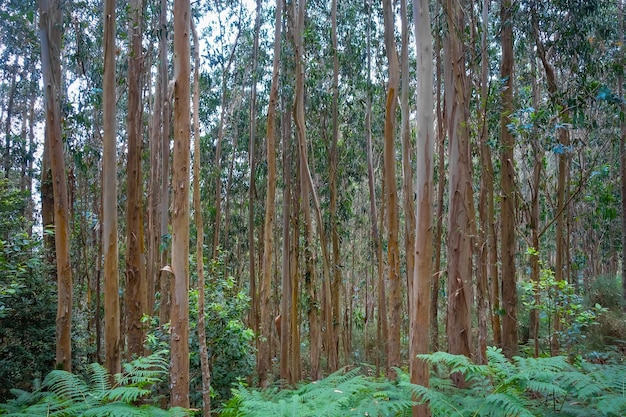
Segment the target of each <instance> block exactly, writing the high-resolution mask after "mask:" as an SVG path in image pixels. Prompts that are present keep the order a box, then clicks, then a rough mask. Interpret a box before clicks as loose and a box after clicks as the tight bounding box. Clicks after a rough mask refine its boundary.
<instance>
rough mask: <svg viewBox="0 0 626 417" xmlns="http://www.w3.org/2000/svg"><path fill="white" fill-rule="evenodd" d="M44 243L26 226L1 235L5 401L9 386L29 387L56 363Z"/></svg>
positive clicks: (0, 363) (0, 357) (0, 389)
mask: <svg viewBox="0 0 626 417" xmlns="http://www.w3.org/2000/svg"><path fill="white" fill-rule="evenodd" d="M0 200H2V196H1V195H0ZM5 203H6V201H5V202H4V203H2V204H5ZM1 212H2V210H0V214H3V213H1ZM0 218H2V215H0ZM0 235H1V233H0ZM40 249H41V242H40V241H39V240H36V239H32V238H30V237H28V236H27V235H26V233H24V232H17V231H12V232H9V234H8V236H7V237H6V238H2V237H1V236H0V381H2V384H0V401H4V400H6V399H7V398H8V397H9V391H8V390H9V387H14V388H21V389H30V388H31V387H32V381H33V380H34V379H37V378H42V377H43V375H45V374H46V373H47V372H49V371H50V370H51V369H52V368H53V365H54V340H55V338H54V332H55V315H56V300H55V286H54V282H51V281H50V280H49V279H48V274H46V273H45V271H46V269H45V267H44V265H43V263H42V261H41V255H40Z"/></svg>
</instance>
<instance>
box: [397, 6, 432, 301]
mask: <svg viewBox="0 0 626 417" xmlns="http://www.w3.org/2000/svg"><path fill="white" fill-rule="evenodd" d="M400 14H401V17H402V46H401V48H400V49H401V52H400V68H401V74H402V78H401V86H400V114H401V120H400V137H401V139H402V203H403V209H404V217H405V220H404V251H405V254H406V255H405V256H406V282H407V298H408V303H407V304H408V309H409V311H412V308H413V306H412V305H411V303H412V302H413V301H414V299H413V297H412V296H411V294H412V288H413V269H414V268H415V204H414V202H413V197H414V193H413V185H414V184H413V168H412V166H411V149H412V146H411V126H410V109H409V77H410V72H409V13H408V11H407V2H406V0H401V1H400ZM431 37H432V36H431ZM431 72H432V71H431ZM417 97H419V95H418V96H417ZM431 139H432V138H431Z"/></svg>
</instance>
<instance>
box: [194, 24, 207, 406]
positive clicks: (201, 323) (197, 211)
mask: <svg viewBox="0 0 626 417" xmlns="http://www.w3.org/2000/svg"><path fill="white" fill-rule="evenodd" d="M190 21H191V33H192V36H193V58H194V60H193V61H194V65H193V210H194V220H195V223H196V272H197V273H198V344H199V345H200V368H201V372H202V403H203V412H202V415H203V416H204V417H210V416H211V370H210V367H209V353H208V351H207V339H206V325H205V314H204V311H205V308H204V306H205V302H204V299H205V296H204V221H203V218H202V202H201V200H200V42H199V40H198V32H197V30H196V26H195V24H194V22H193V19H190Z"/></svg>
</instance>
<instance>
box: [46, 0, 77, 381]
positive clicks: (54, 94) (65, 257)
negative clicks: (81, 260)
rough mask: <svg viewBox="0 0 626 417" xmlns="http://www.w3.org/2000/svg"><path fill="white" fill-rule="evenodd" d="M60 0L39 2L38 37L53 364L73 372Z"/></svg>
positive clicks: (71, 298)
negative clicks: (51, 255)
mask: <svg viewBox="0 0 626 417" xmlns="http://www.w3.org/2000/svg"><path fill="white" fill-rule="evenodd" d="M61 12H62V11H61V4H60V2H59V0H40V1H39V36H40V40H41V69H42V73H43V85H44V100H45V109H46V136H45V140H46V142H47V144H48V150H49V155H48V157H49V160H50V168H51V173H52V188H53V194H54V230H55V232H54V233H55V235H54V237H55V250H56V268H57V288H58V294H57V297H58V301H57V303H58V305H57V318H56V363H57V367H60V368H62V369H64V370H66V371H71V370H72V342H71V332H72V305H73V304H72V303H73V297H72V296H73V294H72V269H71V266H70V240H69V238H70V228H69V213H70V211H69V200H68V193H67V176H66V173H65V160H64V155H63V138H62V136H61V32H62V30H63V21H62V13H61Z"/></svg>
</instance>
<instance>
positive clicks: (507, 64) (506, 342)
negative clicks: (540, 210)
mask: <svg viewBox="0 0 626 417" xmlns="http://www.w3.org/2000/svg"><path fill="white" fill-rule="evenodd" d="M511 12H512V3H511V0H502V2H501V9H500V19H501V22H502V31H501V33H502V36H501V42H502V65H501V67H500V77H501V79H502V83H503V85H502V90H501V93H500V94H501V100H502V113H501V115H500V142H501V150H500V165H501V171H502V175H501V178H500V181H501V185H500V187H501V190H502V202H501V225H500V227H501V229H500V234H501V244H502V252H501V253H502V308H503V309H504V315H503V317H502V351H503V353H504V354H505V355H506V356H507V357H508V358H511V357H513V355H515V354H517V288H516V272H515V206H516V203H515V201H516V198H515V162H514V159H513V149H514V147H515V139H514V138H513V135H512V134H511V132H510V131H509V129H508V127H507V126H508V125H509V124H510V116H511V114H512V113H513V22H512V20H511V18H512V16H511Z"/></svg>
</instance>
